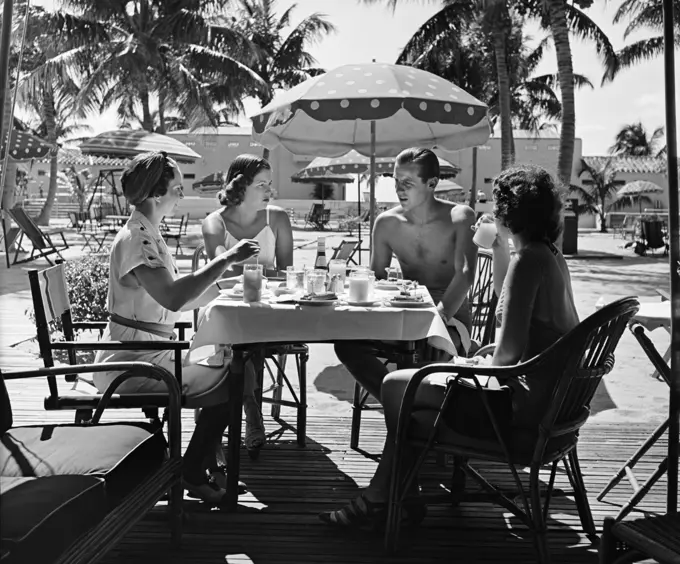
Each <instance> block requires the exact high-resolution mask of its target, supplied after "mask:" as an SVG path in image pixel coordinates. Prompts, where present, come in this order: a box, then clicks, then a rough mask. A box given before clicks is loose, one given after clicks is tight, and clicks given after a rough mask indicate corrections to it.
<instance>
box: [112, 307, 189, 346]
mask: <svg viewBox="0 0 680 564" xmlns="http://www.w3.org/2000/svg"><path fill="white" fill-rule="evenodd" d="M110 320H111V321H112V322H113V323H117V324H118V325H122V326H123V327H130V328H131V329H137V330H138V331H144V332H145V333H151V334H152V335H156V336H158V337H163V338H164V339H170V340H174V339H176V335H175V332H174V329H175V326H174V325H171V324H169V323H150V322H148V321H137V320H136V319H128V318H126V317H121V316H120V315H118V314H117V313H112V314H110Z"/></svg>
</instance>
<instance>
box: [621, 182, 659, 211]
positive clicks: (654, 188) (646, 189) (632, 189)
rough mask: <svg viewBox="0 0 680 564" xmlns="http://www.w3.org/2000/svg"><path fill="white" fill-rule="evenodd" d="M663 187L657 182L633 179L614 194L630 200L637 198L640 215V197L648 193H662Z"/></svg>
mask: <svg viewBox="0 0 680 564" xmlns="http://www.w3.org/2000/svg"><path fill="white" fill-rule="evenodd" d="M662 193H663V188H662V187H661V186H659V185H658V184H654V183H653V182H649V181H647V180H634V181H633V182H629V183H628V184H626V185H625V186H623V187H622V188H621V189H620V190H619V191H618V192H617V193H616V196H617V197H619V198H630V200H635V199H637V201H638V205H639V206H640V215H642V197H641V196H646V195H648V194H662Z"/></svg>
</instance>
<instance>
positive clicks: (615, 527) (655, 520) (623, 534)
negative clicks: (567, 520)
mask: <svg viewBox="0 0 680 564" xmlns="http://www.w3.org/2000/svg"><path fill="white" fill-rule="evenodd" d="M599 553H600V564H628V563H630V562H640V561H641V560H648V559H650V558H653V559H654V560H655V561H656V562H660V563H661V564H680V513H674V514H673V513H671V514H668V515H658V516H654V517H645V518H643V519H635V520H634V521H622V522H616V521H615V520H614V519H612V518H611V517H605V519H604V526H603V528H602V541H601V542H600V548H599Z"/></svg>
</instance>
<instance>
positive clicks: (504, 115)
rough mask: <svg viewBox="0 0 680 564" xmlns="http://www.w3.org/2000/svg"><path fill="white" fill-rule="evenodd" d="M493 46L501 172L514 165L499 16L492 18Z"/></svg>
mask: <svg viewBox="0 0 680 564" xmlns="http://www.w3.org/2000/svg"><path fill="white" fill-rule="evenodd" d="M493 46H494V53H495V55H496V73H497V80H498V108H499V111H500V121H501V170H505V169H506V168H508V167H509V166H512V165H513V164H514V163H515V144H514V142H513V138H512V110H511V104H510V75H509V73H508V61H507V53H506V48H505V46H506V28H505V27H504V22H503V20H502V19H501V17H500V16H495V17H494V22H493Z"/></svg>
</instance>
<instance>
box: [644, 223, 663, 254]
mask: <svg viewBox="0 0 680 564" xmlns="http://www.w3.org/2000/svg"><path fill="white" fill-rule="evenodd" d="M642 237H643V238H644V240H645V241H646V243H647V247H648V248H650V249H659V248H661V247H663V246H664V245H665V244H666V242H665V241H664V238H663V222H661V221H650V220H643V221H642Z"/></svg>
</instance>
